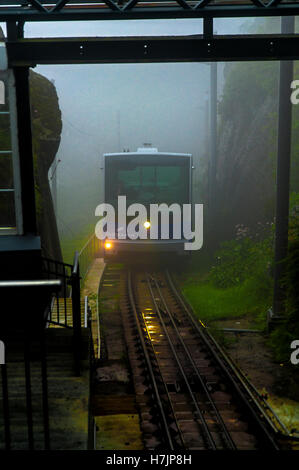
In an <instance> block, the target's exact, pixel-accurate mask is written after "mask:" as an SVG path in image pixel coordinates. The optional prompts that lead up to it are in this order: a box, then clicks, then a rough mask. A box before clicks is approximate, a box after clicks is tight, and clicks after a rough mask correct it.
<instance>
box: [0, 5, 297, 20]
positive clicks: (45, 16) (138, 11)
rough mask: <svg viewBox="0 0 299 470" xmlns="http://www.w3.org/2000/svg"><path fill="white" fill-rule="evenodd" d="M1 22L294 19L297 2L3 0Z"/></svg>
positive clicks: (0, 14) (0, 12)
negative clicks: (228, 18)
mask: <svg viewBox="0 0 299 470" xmlns="http://www.w3.org/2000/svg"><path fill="white" fill-rule="evenodd" d="M1 3H2V4H0V21H20V20H23V21H65V20H104V19H118V20H119V19H146V18H147V19H153V18H221V17H222V18H225V17H230V18H231V17H248V16H293V15H297V14H298V12H299V4H298V2H297V0H290V1H287V0H56V1H55V0H2V2H1Z"/></svg>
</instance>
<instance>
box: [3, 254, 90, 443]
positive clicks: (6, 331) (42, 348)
mask: <svg viewBox="0 0 299 470" xmlns="http://www.w3.org/2000/svg"><path fill="white" fill-rule="evenodd" d="M89 250H90V253H94V252H95V251H94V250H95V249H94V248H92V249H91V247H90V248H89ZM79 257H80V255H79V253H78V252H76V253H75V256H74V262H73V265H70V264H66V263H62V262H59V261H54V260H51V259H48V258H43V278H44V279H41V280H34V281H28V280H25V281H1V282H0V292H1V293H2V294H3V297H5V296H7V295H8V293H9V290H10V289H12V291H11V292H12V295H10V298H12V299H15V300H11V302H14V303H13V312H14V315H7V316H5V317H2V318H6V317H7V318H8V320H7V322H8V323H3V325H4V327H3V328H1V335H2V336H1V340H3V344H6V342H7V344H8V343H9V344H10V345H11V344H12V345H16V348H17V355H18V358H19V359H18V360H20V361H21V362H22V363H23V364H24V367H23V366H22V367H23V372H22V374H21V376H20V380H21V381H22V383H23V387H24V393H23V394H22V398H23V403H24V409H23V411H22V412H21V413H22V416H24V418H25V421H26V428H25V431H24V442H25V445H27V447H28V449H30V450H33V449H35V448H40V447H41V445H42V442H43V448H44V449H50V444H51V443H50V427H49V400H48V374H47V351H46V348H47V341H46V329H47V327H49V326H56V327H61V328H70V329H72V330H73V333H72V343H71V348H72V352H73V358H74V373H75V375H76V376H79V375H80V373H81V370H80V369H81V367H80V365H81V354H82V351H83V349H82V347H83V344H82V327H83V328H90V340H89V341H90V343H91V344H90V345H89V347H90V350H89V353H90V361H91V362H90V367H92V365H93V363H94V354H93V342H92V333H91V309H90V306H89V304H88V297H85V299H84V306H83V304H82V308H81V298H80V281H81V277H80V262H79V261H80V260H79ZM22 302H23V303H22ZM24 305H25V306H27V308H28V305H30V312H31V314H32V315H30V317H26V319H25V316H24V315H23V308H24ZM20 307H21V308H20ZM83 307H84V308H83ZM18 312H19V318H18V319H16V315H17V314H18ZM31 318H33V319H32V320H31ZM24 319H25V320H24ZM3 325H2V326H3ZM16 330H17V333H16ZM14 347H15V346H14ZM8 349H9V350H10V351H11V347H9V348H8ZM11 357H12V356H10V357H9V354H8V362H7V364H1V366H0V367H1V375H0V406H2V409H3V412H0V416H1V415H2V423H1V422H0V448H1V443H2V444H3V446H4V447H5V449H7V450H9V449H11V448H15V446H16V443H15V442H14V432H12V431H14V429H13V428H14V424H13V423H14V421H13V420H12V413H14V412H15V409H14V407H13V406H12V403H13V401H12V400H13V398H14V395H11V393H14V392H13V390H14V386H13V385H10V381H11V380H12V377H13V373H14V370H13V369H12V367H14V362H12V364H11V363H10V359H11ZM13 361H14V359H13ZM48 367H49V365H48ZM37 370H38V371H40V372H39V374H40V375H39V377H40V379H39V380H40V382H39V383H40V387H41V402H40V406H41V415H40V416H41V420H42V428H39V430H38V431H37V429H36V427H35V426H36V422H34V419H35V418H34V416H35V415H34V410H35V409H36V403H35V398H34V392H35V389H33V388H32V385H33V379H34V380H35V381H36V378H37V375H36V371H37ZM18 393H19V392H18ZM10 408H11V409H10ZM1 411H2V410H1ZM0 421H1V420H0ZM41 433H43V435H42V434H41ZM37 439H38V441H39V442H37Z"/></svg>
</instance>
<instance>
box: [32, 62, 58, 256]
mask: <svg viewBox="0 0 299 470" xmlns="http://www.w3.org/2000/svg"><path fill="white" fill-rule="evenodd" d="M30 95H31V114H32V133H33V153H34V171H35V181H36V203H37V204H36V205H37V217H38V229H39V234H40V237H41V242H42V250H43V255H44V256H46V257H48V258H52V259H56V260H58V261H59V260H60V261H62V253H61V248H60V242H59V236H58V230H57V223H56V218H55V213H54V207H53V201H52V196H51V191H50V186H49V180H48V171H49V168H50V166H51V165H52V163H53V161H54V159H55V156H56V153H57V150H58V147H59V144H60V135H61V130H62V121H61V111H60V108H59V103H58V96H57V92H56V88H55V86H54V84H53V83H52V82H51V81H50V80H48V79H47V78H45V77H43V76H42V75H40V74H38V73H36V72H33V71H32V70H31V71H30Z"/></svg>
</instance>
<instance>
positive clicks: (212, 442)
mask: <svg viewBox="0 0 299 470" xmlns="http://www.w3.org/2000/svg"><path fill="white" fill-rule="evenodd" d="M146 278H147V285H148V288H149V291H150V293H151V297H152V301H153V304H154V306H155V309H156V313H157V315H158V317H159V320H160V323H161V325H162V328H163V330H164V333H165V336H166V338H167V340H168V343H169V346H170V348H171V351H172V353H173V356H174V357H175V360H176V363H177V365H178V367H179V369H180V372H181V375H182V377H183V379H184V382H185V384H186V387H187V389H188V392H189V395H190V397H191V399H192V402H193V405H194V407H195V409H196V412H197V415H198V416H199V418H200V421H199V424H200V425H201V426H202V427H203V430H204V433H205V437H206V438H207V441H208V444H209V446H210V448H211V449H212V450H216V449H217V446H216V443H215V440H214V438H213V436H212V434H211V432H210V430H209V427H208V425H207V423H206V420H205V418H204V416H203V414H202V412H201V410H200V408H199V406H198V403H197V399H196V397H195V395H194V393H193V391H192V388H191V385H190V382H189V380H188V377H187V376H186V374H185V371H184V367H183V365H182V363H181V361H180V359H179V357H178V354H177V352H176V350H175V347H174V345H173V342H172V340H171V338H170V336H169V334H168V331H167V328H166V326H165V323H164V320H163V318H162V315H161V311H160V308H159V306H158V304H157V301H156V299H155V296H154V293H153V290H152V286H151V284H150V281H149V279H150V276H149V274H148V273H147V276H146Z"/></svg>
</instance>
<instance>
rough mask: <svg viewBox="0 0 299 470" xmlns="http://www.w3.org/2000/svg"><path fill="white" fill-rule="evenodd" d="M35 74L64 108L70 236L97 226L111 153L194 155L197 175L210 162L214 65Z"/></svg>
mask: <svg viewBox="0 0 299 470" xmlns="http://www.w3.org/2000/svg"><path fill="white" fill-rule="evenodd" d="M261 20H262V19H261ZM258 23H259V22H257V24H258ZM246 24H248V25H250V24H252V20H249V19H248V20H246ZM242 28H243V30H244V19H219V20H216V21H215V31H217V33H219V34H235V33H239V32H240V31H241V30H242ZM201 32H202V20H168V21H166V20H157V21H114V22H113V21H109V22H91V23H88V24H87V23H84V22H79V23H59V24H55V23H54V24H52V23H49V24H42V25H41V24H39V23H33V24H28V25H27V24H26V28H25V36H27V37H30V36H31V37H34V36H36V37H40V36H84V35H87V34H88V35H89V36H93V35H97V36H107V35H111V36H122V35H133V36H137V35H165V34H177V35H189V34H198V33H201ZM35 71H36V72H38V73H41V74H43V75H44V76H46V77H47V78H49V79H50V80H52V81H53V82H54V83H55V87H56V89H57V93H58V97H59V105H60V109H61V111H62V120H63V130H62V136H61V144H60V148H59V151H58V154H57V157H56V158H57V159H59V160H60V162H59V164H58V165H57V168H56V170H55V176H56V182H57V217H58V227H59V231H60V234H61V236H62V237H67V238H68V237H71V236H74V235H76V234H77V233H80V232H82V230H83V231H84V230H85V227H87V226H90V227H92V224H94V223H95V217H94V211H95V207H96V205H97V204H99V203H100V202H102V193H101V178H102V175H101V170H100V167H101V158H102V155H103V153H108V152H118V151H123V149H129V150H131V151H135V150H136V149H137V147H140V146H141V145H142V144H143V143H144V142H150V143H152V145H153V146H154V147H157V148H158V150H159V151H166V152H187V153H192V155H193V158H194V165H195V167H196V169H195V178H197V176H196V175H198V173H199V172H200V169H201V167H202V166H203V165H204V162H205V161H207V159H208V147H207V135H208V120H209V115H208V106H209V104H208V103H209V98H210V67H209V64H203V63H161V64H104V65H98V64H97V65H59V66H37V67H36V68H35ZM222 86H223V64H218V96H219V97H220V96H221V92H222ZM90 230H91V228H90Z"/></svg>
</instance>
